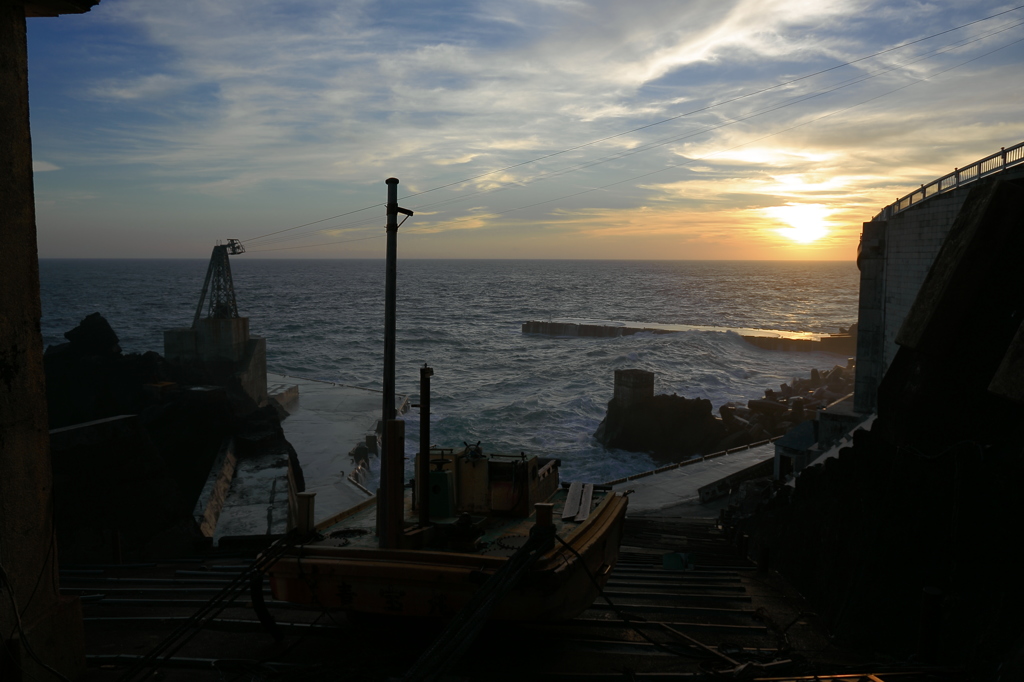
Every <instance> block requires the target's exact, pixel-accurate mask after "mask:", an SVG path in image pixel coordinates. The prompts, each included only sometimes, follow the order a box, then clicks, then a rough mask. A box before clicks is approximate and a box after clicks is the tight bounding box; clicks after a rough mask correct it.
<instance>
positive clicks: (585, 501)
mask: <svg viewBox="0 0 1024 682" xmlns="http://www.w3.org/2000/svg"><path fill="white" fill-rule="evenodd" d="M593 499H594V484H593V483H587V484H586V485H584V486H583V496H582V497H580V507H579V511H578V512H576V520H577V521H586V520H587V517H588V516H590V503H591V502H592V501H593Z"/></svg>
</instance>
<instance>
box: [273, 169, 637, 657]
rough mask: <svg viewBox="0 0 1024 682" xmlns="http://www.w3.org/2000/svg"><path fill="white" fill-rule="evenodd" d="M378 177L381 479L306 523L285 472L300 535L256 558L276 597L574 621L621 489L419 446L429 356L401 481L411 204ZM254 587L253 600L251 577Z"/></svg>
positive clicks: (605, 550)
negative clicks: (400, 325)
mask: <svg viewBox="0 0 1024 682" xmlns="http://www.w3.org/2000/svg"><path fill="white" fill-rule="evenodd" d="M386 182H387V185H388V202H387V239H388V241H387V260H386V267H385V273H386V274H385V295H384V300H385V314H384V320H385V321H384V381H383V388H384V390H383V405H382V419H381V422H382V424H384V429H383V431H382V432H381V434H380V435H381V436H382V437H383V438H382V440H381V443H380V448H381V462H380V488H379V490H378V494H377V496H376V497H373V498H370V499H368V500H366V501H365V502H363V503H362V504H359V505H357V506H355V507H353V508H351V509H349V510H346V511H343V512H341V513H339V514H337V515H335V516H333V517H331V518H328V519H327V520H325V521H322V522H320V523H317V524H314V523H313V498H312V494H310V493H298V492H296V489H295V477H292V476H289V516H290V518H291V520H292V523H291V524H290V525H292V526H293V527H294V535H296V536H297V537H298V538H300V540H299V542H298V543H295V544H288V545H282V546H281V547H280V548H278V549H275V553H274V557H273V558H272V557H270V556H267V557H265V558H266V560H267V564H268V568H267V571H266V572H267V573H268V574H269V576H270V589H271V592H272V593H273V595H274V597H275V598H276V599H280V600H283V601H290V602H298V603H303V604H310V605H315V606H318V607H320V608H324V609H344V610H348V611H354V612H361V613H370V614H392V615H403V616H427V617H441V618H444V617H450V616H455V615H456V614H460V613H461V614H462V615H464V616H465V617H466V618H473V619H482V618H484V617H489V618H496V619H506V620H561V619H568V618H573V617H575V616H576V615H578V614H579V613H581V612H582V611H583V610H584V609H586V608H587V607H588V606H590V604H591V603H593V601H594V599H595V598H596V597H597V595H598V594H599V592H600V590H601V589H602V588H603V586H604V584H605V582H606V581H607V579H608V574H609V573H611V570H612V568H613V567H614V565H615V562H616V560H617V559H618V556H619V542H620V538H621V535H622V524H623V520H624V518H625V515H626V498H625V496H623V495H622V494H620V493H614V492H612V491H611V490H609V489H601V488H600V487H599V486H594V485H590V484H587V485H584V484H581V483H573V484H571V485H568V486H562V485H560V483H559V479H558V466H559V461H558V460H557V459H548V458H542V457H538V456H529V457H528V456H526V455H525V454H520V455H518V456H506V455H494V454H485V453H484V452H483V451H482V450H481V449H480V447H479V443H478V444H477V445H476V446H470V445H468V444H467V445H466V447H465V448H463V449H461V450H458V451H456V450H452V449H439V448H436V447H429V443H430V442H431V441H430V377H431V376H432V375H433V370H432V369H431V368H430V367H428V366H426V365H424V366H423V367H422V368H421V370H420V404H419V408H420V439H419V442H420V443H421V445H422V446H423V447H422V449H421V452H420V454H417V455H416V465H415V472H416V474H415V479H414V481H412V482H410V484H409V485H408V486H406V485H405V484H404V478H405V470H404V458H405V422H403V421H401V420H398V419H396V418H395V416H396V413H395V301H396V296H395V286H396V259H397V245H396V239H397V234H398V227H399V225H400V223H399V222H398V220H397V218H398V214H400V213H401V214H405V215H406V216H411V215H412V211H409V210H407V209H403V208H400V207H399V206H398V201H397V196H398V194H397V191H398V190H397V187H398V180H397V179H395V178H389V179H388V180H387V181H386ZM403 222H404V221H403ZM424 450H425V452H424ZM253 585H254V588H253V589H254V597H253V603H254V604H256V605H257V608H259V604H260V602H261V599H262V597H261V592H260V583H259V582H258V581H256V582H254V583H253ZM262 611H264V612H265V609H262ZM261 620H269V615H268V614H266V613H262V614H261ZM453 632H454V631H453ZM459 636H460V637H462V635H459Z"/></svg>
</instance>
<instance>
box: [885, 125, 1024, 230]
mask: <svg viewBox="0 0 1024 682" xmlns="http://www.w3.org/2000/svg"><path fill="white" fill-rule="evenodd" d="M1019 163H1024V142H1021V143H1019V144H1015V145H1014V146H1012V147H1003V148H1002V149H1000V150H999V151H998V152H996V153H995V154H992V155H991V156H986V157H985V158H984V159H981V160H979V161H975V162H974V163H972V164H971V165H970V166H965V167H964V168H956V169H954V170H953V172H952V173H950V174H949V175H943V176H942V177H941V178H939V179H938V180H933V181H931V182H929V183H928V184H927V185H921V188H920V189H916V190H914V191H913V192H911V193H910V194H908V195H906V196H905V197H901V198H900V199H897V200H896V201H895V202H894V203H891V204H889V205H888V206H886V207H885V208H883V209H882V210H881V212H879V214H878V215H876V216H875V217H874V220H888V219H889V218H891V217H892V216H894V215H896V214H897V213H901V212H903V211H906V210H907V209H908V208H910V207H911V206H916V205H917V204H919V203H920V202H922V201H924V200H925V199H928V198H931V197H933V196H935V195H936V194H942V193H943V192H948V191H950V190H952V189H956V188H958V187H963V186H964V185H966V184H968V183H970V182H974V181H975V180H980V179H981V178H984V177H986V176H989V175H992V174H993V173H998V172H999V171H1002V170H1005V169H1007V168H1010V167H1011V166H1016V165H1017V164H1019Z"/></svg>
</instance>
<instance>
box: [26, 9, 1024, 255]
mask: <svg viewBox="0 0 1024 682" xmlns="http://www.w3.org/2000/svg"><path fill="white" fill-rule="evenodd" d="M995 7H996V6H995V5H992V4H990V3H982V4H981V5H976V6H973V7H971V8H966V7H963V6H961V5H958V4H956V3H953V2H951V1H949V2H945V1H944V0H943V1H942V2H931V3H928V4H926V5H920V6H915V7H903V6H899V7H897V6H896V5H893V4H891V3H887V2H880V1H875V2H872V1H871V0H858V1H856V2H852V1H849V0H842V1H840V0H825V1H823V2H817V3H807V2H805V1H804V0H698V1H696V2H689V3H679V2H676V1H675V0H646V1H644V2H640V3H622V2H619V1H617V0H592V1H588V2H575V1H555V0H522V1H519V2H503V1H501V2H499V1H498V0H476V1H468V2H465V3H449V2H441V1H439V0H437V1H431V0H424V2H419V3H416V4H415V5H411V6H409V7H408V8H406V10H405V11H403V12H401V13H397V14H396V13H394V12H392V11H391V9H389V6H387V5H385V4H382V3H374V2H369V0H365V1H343V2H336V1H333V0H246V1H244V2H243V1H242V0H216V1H214V0H184V2H182V3H166V2H162V1H159V0H132V1H131V2H125V1H118V0H107V1H106V2H104V3H102V4H101V5H98V6H97V7H96V8H95V9H94V10H93V11H92V12H91V13H90V14H89V15H84V17H85V20H86V21H97V22H102V23H103V24H104V28H105V30H108V31H111V32H114V33H116V34H118V35H121V36H127V38H125V40H124V42H125V43H128V44H134V43H137V44H139V45H142V46H144V47H145V48H146V51H140V52H138V53H135V52H132V51H131V50H128V49H127V48H125V50H127V51H126V52H125V53H122V52H119V51H118V50H115V49H114V48H112V47H110V48H106V47H103V46H99V47H97V49H96V50H94V51H92V52H91V53H90V55H89V60H91V61H89V63H88V66H89V67H91V68H90V69H86V70H85V71H84V72H83V74H82V75H81V76H80V77H79V78H77V79H76V83H75V88H76V89H75V90H73V92H72V93H71V94H73V96H75V97H77V98H78V99H77V100H76V114H81V115H82V116H85V117H86V118H87V120H86V121H84V122H81V123H79V124H78V125H76V126H74V127H68V126H66V124H64V121H65V120H66V117H62V116H60V115H59V114H60V113H61V112H56V113H54V115H53V119H52V121H49V122H48V123H41V124H37V120H38V119H37V117H38V116H40V113H39V112H40V111H42V112H43V115H45V109H42V108H40V107H37V106H36V105H35V103H33V117H34V120H33V130H34V133H35V134H36V137H37V140H38V141H39V143H40V145H41V147H40V148H41V149H43V150H44V153H45V154H46V155H47V157H48V158H53V159H55V160H57V161H58V162H60V164H61V166H62V167H63V168H91V169H97V170H96V171H95V173H96V174H100V175H102V174H103V173H110V172H112V171H110V170H109V169H116V168H121V169H129V170H122V173H124V174H130V175H131V182H132V183H135V184H137V185H139V186H145V188H146V189H147V190H151V191H154V192H159V193H163V194H166V195H171V196H177V195H180V196H182V197H192V196H202V197H204V198H212V199H217V200H220V201H222V202H224V205H225V206H233V207H235V209H234V210H237V211H239V212H242V213H244V212H245V211H248V210H250V209H249V208H248V205H251V204H253V203H254V202H253V198H254V197H260V198H262V197H264V196H270V195H273V196H275V197H277V198H278V200H279V201H281V202H289V201H292V199H290V198H289V194H292V195H301V196H302V197H305V198H304V199H302V200H301V201H300V200H297V199H296V200H294V201H295V211H296V214H297V215H298V212H300V211H301V212H303V213H302V216H303V218H301V219H297V220H295V221H294V223H293V224H297V223H301V222H304V221H305V217H304V216H305V215H306V213H305V212H306V211H308V212H311V213H313V215H312V216H311V217H312V219H316V218H319V217H322V215H334V214H335V213H342V212H344V211H345V210H348V209H353V208H357V207H361V206H365V205H366V204H367V203H368V202H370V203H372V202H373V201H377V200H378V199H379V198H380V197H379V195H380V194H382V191H383V190H382V187H381V183H382V181H383V179H384V178H386V177H388V176H391V175H397V176H399V177H400V178H401V179H402V182H403V184H402V186H401V192H402V195H403V196H405V195H407V194H408V193H414V192H423V191H425V190H430V189H433V188H438V187H442V186H444V189H439V190H437V191H436V192H432V193H431V194H429V195H427V196H424V197H416V198H414V199H413V200H411V201H410V202H409V203H410V207H412V208H417V207H418V206H422V207H424V208H428V209H429V210H431V211H436V212H437V215H436V216H434V217H432V218H431V222H430V223H426V221H424V229H429V230H431V231H434V230H446V229H457V228H460V229H461V228H466V227H472V228H473V229H474V230H476V231H479V232H483V231H486V230H488V229H499V226H501V225H507V224H508V223H509V222H510V221H526V222H528V221H538V222H539V223H540V224H549V222H547V221H555V222H556V223H558V224H560V225H563V226H564V225H566V224H568V223H566V222H565V221H566V220H567V218H566V217H565V215H562V214H558V213H557V211H558V210H568V209H566V207H567V206H568V207H571V209H572V210H573V211H575V210H576V209H580V210H581V211H582V213H581V214H580V215H589V216H594V215H597V216H598V218H595V219H598V224H602V225H605V226H606V227H607V228H608V229H612V228H611V227H609V225H610V224H611V222H615V221H618V222H615V224H616V225H617V227H615V228H614V229H616V230H620V231H621V233H622V234H626V233H627V232H628V231H629V229H630V228H629V227H628V225H630V224H632V223H631V222H630V221H624V220H623V219H622V216H625V215H627V214H628V212H629V211H636V210H639V208H640V207H649V208H651V209H656V213H657V215H662V212H664V215H677V214H678V213H679V211H680V209H685V210H687V211H691V212H699V213H701V214H702V215H703V213H704V212H706V213H707V216H706V219H705V218H701V219H700V220H697V221H696V222H698V223H700V224H707V225H718V224H719V223H720V217H721V216H722V215H726V214H725V213H722V211H726V212H728V211H732V213H728V215H729V218H728V219H729V220H732V219H753V218H751V216H752V215H754V214H752V213H743V211H747V210H748V209H761V208H766V207H769V206H780V205H785V204H788V203H816V204H822V205H825V206H827V207H828V208H829V210H830V211H833V212H832V213H831V214H830V220H832V221H840V220H848V221H849V222H848V223H847V224H846V225H845V227H843V228H842V229H839V230H838V233H839V234H844V235H845V234H847V232H851V231H853V230H856V229H859V223H860V222H861V221H863V220H866V219H867V218H869V217H870V215H862V214H858V212H859V211H865V212H870V213H871V214H873V212H874V211H876V210H877V208H880V205H881V204H884V203H886V202H889V201H892V199H893V198H895V196H897V195H899V194H902V193H906V192H907V191H909V190H910V188H912V187H913V186H915V185H917V184H920V183H921V182H927V181H928V180H930V179H931V178H932V177H933V176H935V175H937V174H938V173H939V172H940V171H941V170H942V169H945V168H946V167H947V166H948V167H949V170H951V167H952V166H955V165H964V164H966V163H967V162H969V161H971V160H973V159H974V158H976V157H978V156H981V155H984V154H986V153H988V152H989V151H994V150H995V148H998V146H1002V145H1005V144H1012V143H1014V142H1016V141H1017V140H1018V139H1019V138H1020V137H1021V136H1024V122H1022V121H1021V119H1020V116H1019V102H1018V101H1017V100H1018V99H1019V98H1018V97H1017V95H1016V93H1018V92H1019V91H1020V88H1021V86H1024V72H1021V70H1020V69H1019V68H1017V64H1016V63H1015V61H1014V59H1013V58H1012V55H1018V56H1019V54H1020V52H1019V51H1018V52H1007V53H998V54H996V55H993V56H992V57H986V58H984V59H979V61H977V62H972V63H969V64H964V65H963V66H961V67H959V68H957V69H954V70H953V71H949V72H947V73H941V72H942V71H943V70H944V69H947V68H949V67H951V66H954V65H956V64H958V63H960V62H962V61H966V60H968V59H971V58H972V57H976V56H978V55H981V54H983V53H984V52H985V51H986V50H989V49H992V48H995V47H998V46H999V45H1001V44H1003V43H1008V42H1010V41H1011V40H1013V39H1016V38H1019V37H1021V35H1022V30H1024V29H1014V30H1015V31H1016V33H1015V32H1014V30H1011V31H1007V32H1006V33H1005V34H999V35H994V36H991V37H989V38H986V39H985V40H983V41H980V42H978V43H976V44H975V43H971V44H969V45H964V46H963V47H959V48H957V49H956V50H952V51H948V52H944V53H937V52H936V50H938V49H939V48H942V46H943V45H947V46H948V45H952V44H953V43H957V42H962V41H964V40H968V39H974V38H978V37H980V36H983V35H986V31H987V32H991V30H992V29H993V27H995V26H1004V25H1009V24H1008V23H1007V22H1010V19H1009V18H1007V19H1006V21H1003V20H1000V21H1003V23H998V22H997V23H993V24H991V25H990V24H988V23H983V24H978V25H976V26H973V27H971V28H970V29H969V30H966V31H962V32H959V33H955V34H950V35H949V36H948V38H943V39H942V40H939V41H925V42H923V43H921V44H917V45H913V46H911V47H909V48H907V49H905V50H904V49H901V50H897V51H893V52H889V53H886V54H884V55H881V56H879V57H877V58H874V59H870V60H865V61H862V62H857V64H855V65H852V66H848V67H844V68H841V69H834V70H829V71H826V72H824V73H822V74H821V75H819V76H815V77H813V78H804V79H802V80H794V79H796V78H797V77H799V76H803V75H806V74H810V73H814V72H816V71H822V70H824V69H830V68H831V67H835V66H836V65H837V64H840V63H842V62H843V61H847V60H850V59H857V58H859V57H862V56H864V55H868V54H871V53H872V52H876V51H879V50H883V49H887V48H890V47H892V46H894V45H897V44H899V43H901V42H906V41H907V40H909V39H914V38H917V37H922V36H924V35H927V34H928V33H929V32H937V31H940V30H945V29H947V28H950V27H952V26H955V25H957V24H958V23H965V22H966V21H970V20H974V19H977V18H979V17H980V16H983V15H984V14H986V13H994V11H996V10H995V9H994V8H995ZM1018 20H1019V18H1018V19H1014V21H1018ZM1010 23H1012V22H1010ZM41 30H46V29H45V27H43V28H42V29H41ZM943 41H945V42H943ZM1000 41H1002V42H1000ZM933 53H934V54H933ZM142 54H145V55H146V56H145V58H142V57H138V56H135V55H142ZM126 55H127V56H126ZM133 56H135V58H133ZM922 58H923V59H922ZM915 59H922V60H921V61H918V62H915V63H909V62H912V61H913V60H915ZM894 67H897V68H895V69H894ZM886 69H894V70H889V71H885V70H886ZM869 76H870V78H868V79H867V80H862V79H864V78H866V77H869ZM789 81H792V82H789ZM922 81H923V82H922ZM787 82H789V83H788V84H787V85H784V86H781V87H773V86H775V85H777V84H780V83H787ZM905 86H909V87H905ZM902 87H905V89H902V90H899V89H898V88H902ZM35 88H36V86H35V84H34V92H36V90H35ZM761 91H763V92H761ZM753 92H759V93H760V94H758V95H756V96H746V95H748V94H750V93H753ZM66 96H70V95H66ZM52 99H53V98H50V99H48V100H45V101H50V100H52ZM686 112H692V113H691V114H689V115H682V116H681V114H685V113H686ZM676 117H678V118H676ZM823 117H824V118H823ZM664 119H673V120H671V121H669V122H665V123H663V124H659V125H653V126H652V125H651V124H652V123H655V122H657V121H661V120H664ZM42 121H46V119H45V118H44V119H42ZM648 126H650V127H648ZM627 131H630V132H627ZM595 140H602V141H601V142H599V143H596V144H587V143H589V142H591V141H595ZM62 175H66V174H62ZM110 184H111V186H113V185H114V184H115V183H110ZM314 189H315V192H314ZM314 194H315V196H316V197H317V198H316V200H315V202H319V203H315V202H314V203H311V201H312V200H309V199H308V197H311V196H314ZM563 197H574V198H572V199H563ZM331 202H333V203H331ZM181 203H187V201H185V200H182V202H181ZM482 203H483V204H484V205H483V206H481V204H482ZM328 205H329V207H328ZM321 207H322V208H323V211H324V212H323V213H321V214H320V215H317V214H316V213H317V212H319V211H320V210H321ZM469 207H473V208H476V209H479V210H472V209H471V208H469ZM512 210H515V213H514V214H509V213H507V212H508V211H512ZM328 211H329V212H328ZM591 211H597V212H598V213H597V214H594V213H591ZM604 211H607V214H604V213H601V212H604ZM566 215H567V214H566ZM611 215H616V216H619V217H617V218H615V220H611V219H610V218H608V217H607V216H611ZM858 215H859V216H860V217H858ZM762 217H763V216H762ZM357 218H359V216H357ZM353 220H355V218H354V219H353ZM609 221H611V222H609ZM245 222H246V221H244V220H240V223H242V224H245ZM250 222H251V221H250ZM341 222H342V223H343V224H342V225H340V226H339V227H338V229H339V230H346V229H348V228H349V227H350V226H349V225H348V223H345V221H341ZM552 224H553V223H552ZM573 224H575V223H573ZM659 224H660V225H662V227H663V228H664V229H666V230H667V229H668V226H669V224H670V223H669V221H665V222H662V223H659ZM410 225H411V223H410ZM312 229H314V228H311V230H312ZM581 229H582V228H581ZM659 229H661V228H659ZM716 229H717V228H716ZM267 231H269V229H268V230H267ZM301 232H302V231H297V232H296V233H295V235H294V236H298V235H299V234H301ZM292 234H293V233H289V236H292ZM595 234H596V233H595ZM603 234H611V233H610V232H604V233H603ZM706 234H718V233H717V232H714V231H713V230H712V231H711V232H708V233H706ZM730 234H731V233H730ZM708 238H709V239H710V237H708ZM773 238H774V237H773ZM844 238H845V237H844Z"/></svg>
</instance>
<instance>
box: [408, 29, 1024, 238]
mask: <svg viewBox="0 0 1024 682" xmlns="http://www.w3.org/2000/svg"><path fill="white" fill-rule="evenodd" d="M1022 42H1024V38H1020V39H1018V40H1015V41H1013V42H1011V43H1007V44H1006V45H1003V46H1002V47H998V48H996V49H995V50H991V51H989V52H986V53H985V54H982V55H978V56H977V57H973V58H971V59H968V60H966V61H963V62H960V63H959V64H956V65H954V66H951V67H949V68H947V69H943V70H941V71H937V72H935V73H933V74H931V75H930V76H929V77H928V78H924V79H919V80H915V81H914V82H912V83H907V84H906V85H901V86H900V87H898V88H894V89H893V90H889V91H888V92H884V93H882V94H881V95H876V96H875V97H871V98H869V99H866V100H863V101H861V102H858V103H857V104H853V105H851V106H848V107H845V108H843V109H837V110H836V111H832V112H829V113H827V114H824V115H822V116H818V117H817V118H813V119H811V120H809V121H804V122H802V123H798V124H796V125H793V126H790V127H788V128H783V129H782V130H777V131H775V132H773V133H769V134H767V135H762V136H761V137H758V138H755V139H753V140H747V141H746V142H743V143H741V144H738V145H735V146H733V147H729V148H727V149H720V150H718V151H715V152H712V153H710V154H706V155H705V156H702V157H699V158H696V159H688V160H687V161H685V162H682V163H677V164H672V165H669V166H666V167H664V168H659V169H658V170H655V171H650V172H648V173H642V174H640V175H635V176H633V177H630V178H626V179H624V180H616V181H615V182H610V183H608V184H606V185H601V186H599V187H592V188H589V189H585V190H581V191H579V192H573V193H572V194H566V195H563V196H560V197H555V198H553V199H545V200H544V201H538V202H535V203H532V204H528V205H526V206H517V207H515V208H510V209H506V210H504V211H497V212H494V213H490V214H489V215H492V216H497V215H505V214H506V213H512V212H514V211H522V210H525V209H527V208H534V207H537V206H543V205H544V204H550V203H552V202H555V201H562V200H563V199H571V198H573V197H578V196H581V195H584V194H590V193H592V192H597V191H600V190H603V189H608V188H609V187H615V186H617V185H622V184H625V183H627V182H633V181H635V180H640V179H643V178H646V177H650V176H652V175H657V174H658V173H664V172H665V171H669V170H674V169H677V168H683V167H685V166H687V165H689V164H691V163H696V162H698V161H705V160H707V159H709V158H711V157H713V156H717V155H718V154H724V153H726V152H730V151H733V150H735V149H739V148H741V147H745V146H747V145H750V144H753V143H755V142H760V141H762V140H766V139H768V138H771V137H775V136H776V135H781V134H782V133H788V132H789V131H791V130H796V129H797V128H802V127H804V126H806V125H810V124H811V123H816V122H818V121H821V120H823V119H826V118H829V117H831V116H835V115H836V114H841V113H845V112H847V111H850V110H851V109H856V108H857V107H859V106H862V105H864V104H868V103H870V102H874V101H875V100H878V99H881V98H883V97H887V96H889V95H891V94H893V93H896V92H899V91H900V90H906V89H907V88H909V87H912V86H914V85H920V84H921V83H925V82H927V81H928V80H930V79H932V78H935V77H936V76H940V75H942V74H944V73H947V72H949V71H952V70H953V69H958V68H960V67H961V66H965V65H967V64H970V63H971V62H975V61H977V60H979V59H982V58H984V57H987V56H989V55H991V54H994V53H996V52H999V51H1000V50H1005V49H1006V48H1008V47H1012V46H1013V45H1016V44H1018V43H1022ZM479 217H480V216H467V217H465V218H456V219H455V220H452V221H450V222H452V223H456V222H465V221H467V220H478V219H479ZM410 233H411V234H416V230H415V229H412V230H408V231H407V232H406V234H410ZM423 234H429V233H423Z"/></svg>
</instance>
